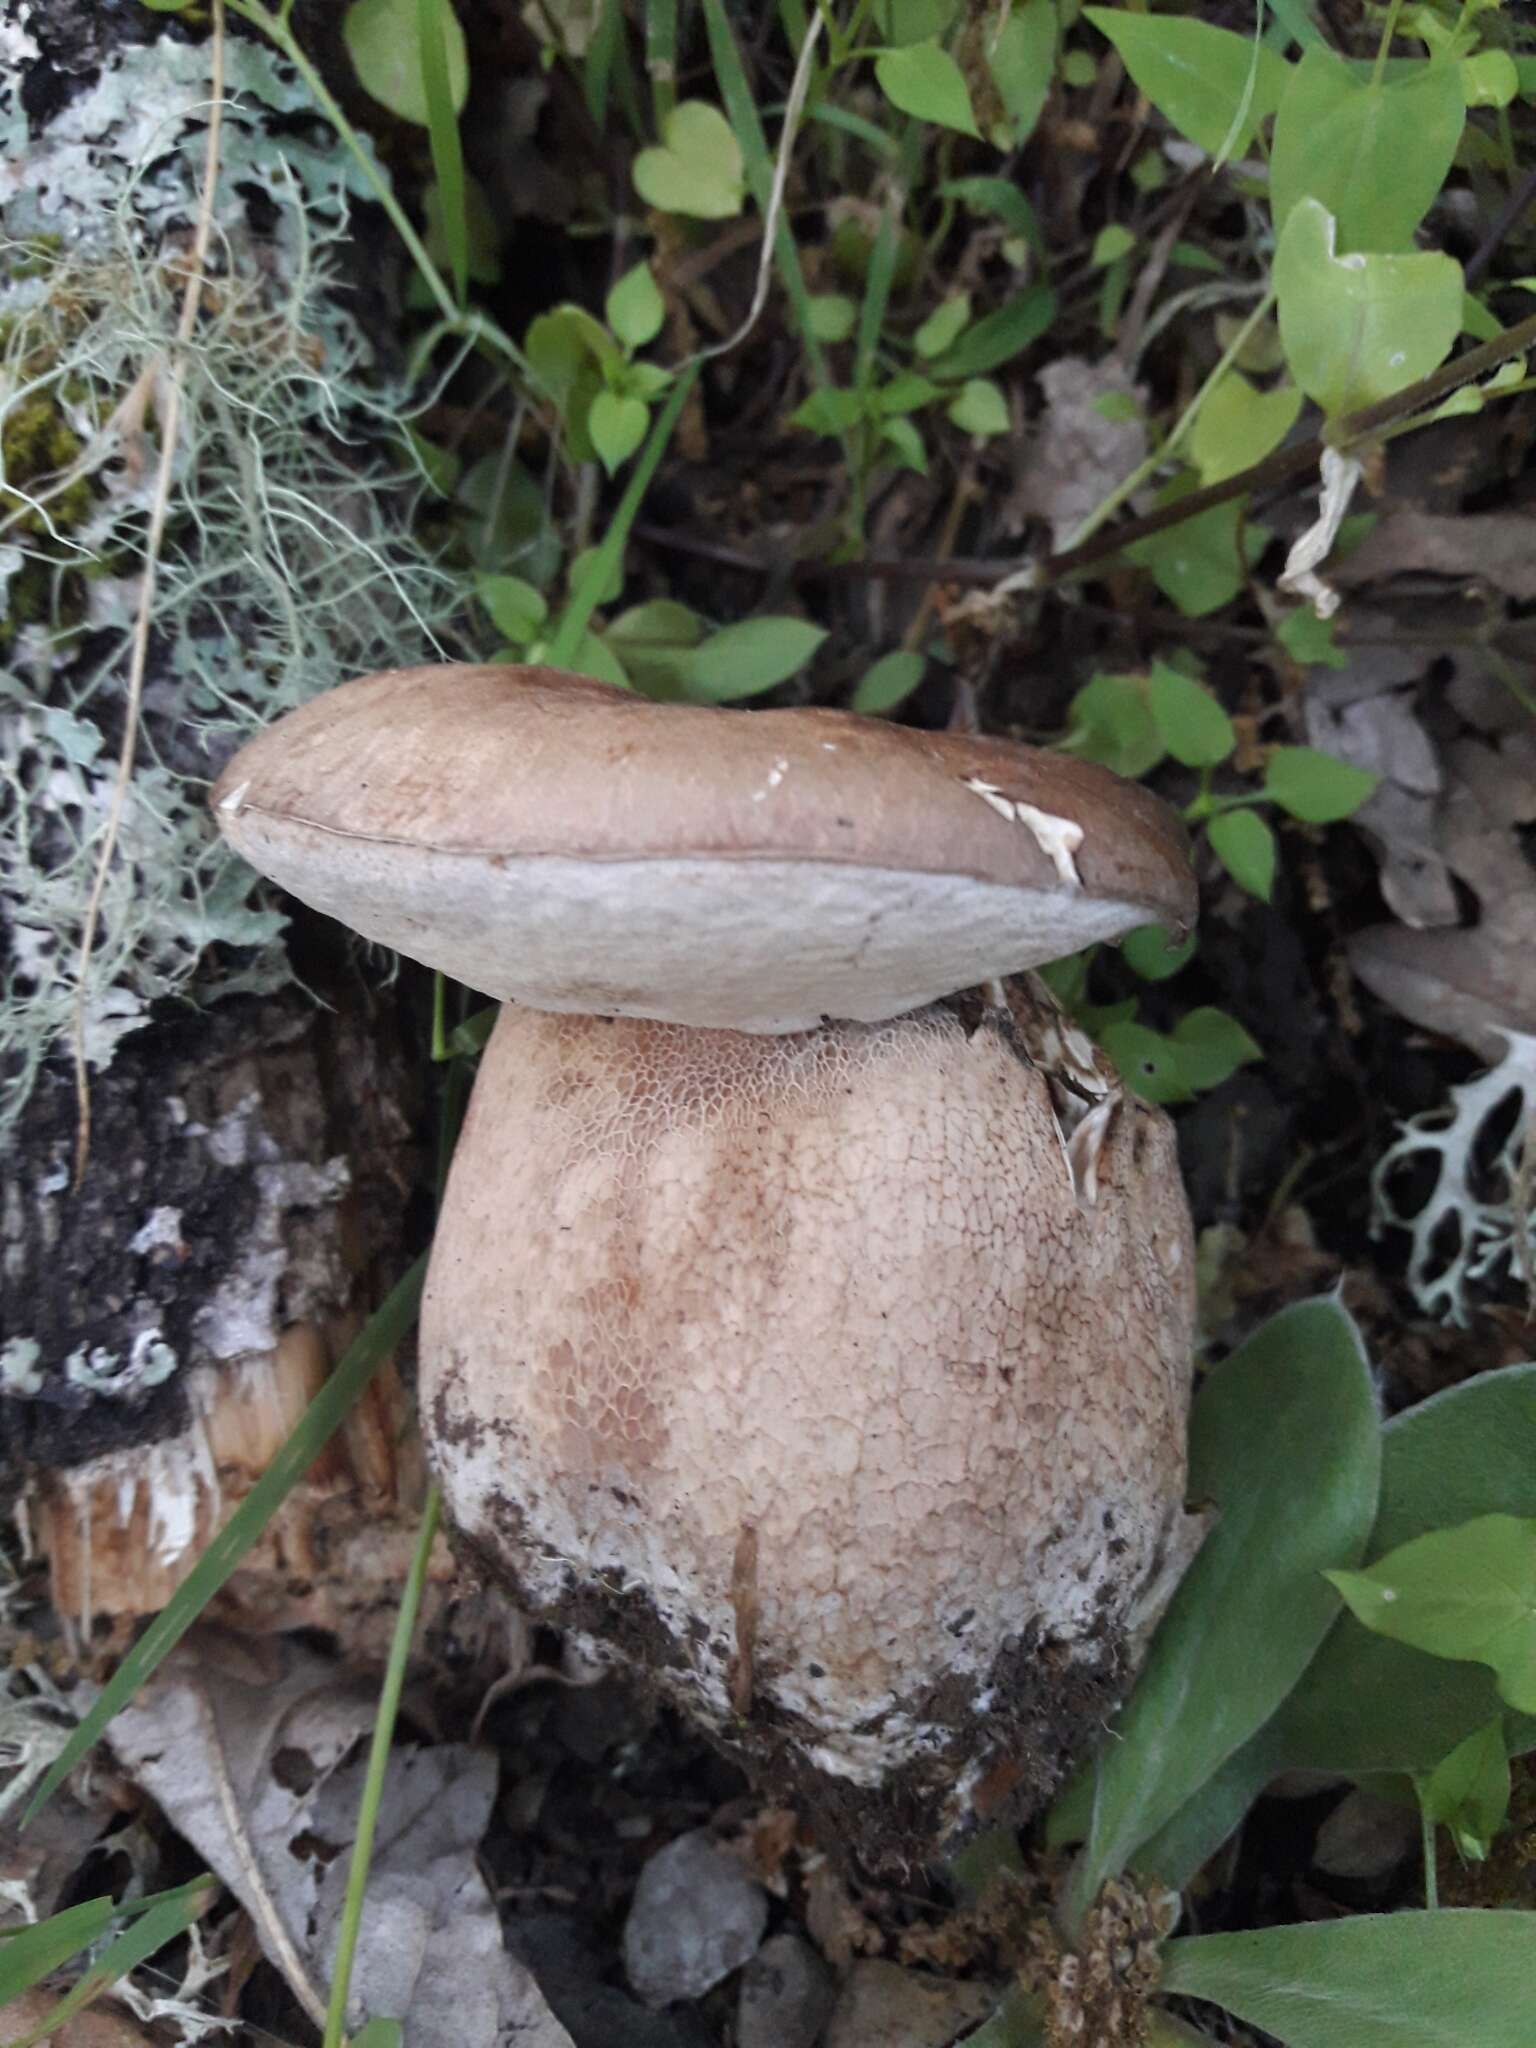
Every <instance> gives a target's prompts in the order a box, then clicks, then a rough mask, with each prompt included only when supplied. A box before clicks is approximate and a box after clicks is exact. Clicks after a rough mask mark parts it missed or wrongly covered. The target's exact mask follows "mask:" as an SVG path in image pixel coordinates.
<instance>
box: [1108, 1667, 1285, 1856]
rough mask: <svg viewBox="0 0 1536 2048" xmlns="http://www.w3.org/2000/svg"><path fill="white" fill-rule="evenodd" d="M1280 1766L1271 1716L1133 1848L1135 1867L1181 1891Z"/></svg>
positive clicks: (1240, 1819) (1228, 1834) (1233, 1827)
mask: <svg viewBox="0 0 1536 2048" xmlns="http://www.w3.org/2000/svg"><path fill="white" fill-rule="evenodd" d="M1281 1712H1282V1713H1283V1712H1284V1709H1283V1708H1282V1709H1281ZM1276 1719H1278V1716H1277V1717H1276ZM1280 1769H1281V1764H1280V1762H1279V1759H1278V1750H1277V1745H1276V1737H1275V1719H1271V1720H1269V1721H1267V1722H1266V1723H1265V1725H1264V1726H1263V1727H1262V1728H1261V1729H1260V1730H1259V1732H1258V1734H1257V1735H1254V1736H1251V1737H1250V1738H1249V1740H1248V1741H1247V1742H1245V1743H1244V1744H1243V1746H1242V1748H1241V1749H1240V1750H1238V1751H1237V1752H1236V1754H1235V1755H1233V1756H1230V1757H1229V1758H1228V1759H1227V1761H1226V1762H1225V1763H1224V1764H1223V1765H1222V1767H1221V1769H1220V1770H1219V1771H1218V1772H1217V1773H1216V1775H1215V1777H1213V1778H1208V1779H1207V1780H1206V1782H1205V1783H1204V1784H1203V1785H1202V1786H1201V1787H1200V1789H1199V1791H1198V1792H1196V1793H1195V1794H1194V1796H1193V1797H1192V1798H1190V1799H1186V1800H1185V1802H1184V1804H1183V1805H1182V1806H1181V1807H1180V1808H1179V1810H1178V1812H1177V1813H1176V1814H1174V1815H1173V1816H1172V1818H1171V1819H1170V1820H1167V1821H1165V1822H1164V1824H1163V1825H1162V1827H1160V1828H1159V1829H1158V1831H1157V1833H1156V1834H1155V1835H1150V1836H1149V1837H1148V1838H1147V1840H1146V1841H1145V1842H1143V1843H1142V1845H1141V1847H1140V1848H1139V1849H1138V1850H1137V1851H1136V1868H1137V1871H1138V1872H1139V1873H1140V1875H1141V1876H1143V1877H1147V1878H1156V1879H1158V1880H1159V1881H1160V1882H1161V1883H1163V1884H1166V1885H1169V1886H1171V1887H1172V1888H1173V1889H1174V1890H1175V1891H1182V1890H1184V1888H1185V1887H1186V1886H1187V1885H1188V1884H1190V1883H1191V1882H1192V1880H1193V1879H1194V1877H1195V1876H1196V1874H1197V1873H1198V1872H1199V1870H1200V1869H1201V1868H1202V1866H1203V1865H1204V1864H1206V1863H1207V1862H1209V1860H1210V1858H1211V1857H1212V1856H1214V1855H1215V1853H1216V1851H1217V1850H1218V1849H1219V1848H1220V1847H1221V1845H1222V1843H1223V1842H1225V1841H1226V1840H1227V1839H1228V1838H1229V1837H1230V1836H1231V1835H1233V1834H1234V1833H1235V1832H1236V1831H1237V1829H1238V1828H1239V1827H1241V1826H1242V1823H1243V1818H1244V1816H1245V1815H1246V1814H1247V1812H1248V1809H1249V1808H1250V1807H1251V1806H1252V1805H1253V1802H1254V1801H1255V1800H1256V1799H1257V1798H1258V1796H1259V1794H1260V1793H1261V1792H1262V1791H1263V1790H1264V1787H1265V1786H1266V1785H1267V1784H1268V1783H1269V1781H1270V1779H1271V1778H1273V1777H1275V1776H1276V1775H1277V1773H1278V1772H1279V1771H1280Z"/></svg>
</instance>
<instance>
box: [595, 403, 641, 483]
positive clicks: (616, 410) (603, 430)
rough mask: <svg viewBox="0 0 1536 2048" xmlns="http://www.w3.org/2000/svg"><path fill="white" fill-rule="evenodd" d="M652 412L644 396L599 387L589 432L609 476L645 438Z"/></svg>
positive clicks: (620, 466) (626, 460)
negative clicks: (647, 408) (649, 411)
mask: <svg viewBox="0 0 1536 2048" xmlns="http://www.w3.org/2000/svg"><path fill="white" fill-rule="evenodd" d="M650 417H651V416H650V414H649V413H648V412H647V411H646V407H645V401H644V399H641V398H627V397H623V396H621V395H620V394H619V393H618V392H617V391H599V392H598V394H597V396H596V397H595V398H594V399H593V401H592V405H591V409H590V410H589V412H588V413H587V432H588V433H589V434H590V435H591V436H592V446H593V447H594V448H595V449H596V450H597V453H598V459H599V461H600V462H601V463H602V465H603V467H604V469H606V470H607V472H608V474H609V475H610V476H612V475H613V473H614V471H615V470H616V469H620V468H622V467H623V465H624V464H625V463H626V462H628V460H629V458H630V456H631V455H633V454H634V452H635V450H636V449H637V448H638V447H639V446H640V443H641V442H642V441H643V440H644V439H645V430H646V427H647V426H648V425H649V424H650Z"/></svg>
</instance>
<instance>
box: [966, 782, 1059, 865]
mask: <svg viewBox="0 0 1536 2048" xmlns="http://www.w3.org/2000/svg"><path fill="white" fill-rule="evenodd" d="M965 786H966V788H967V789H972V790H974V791H975V792H976V794H977V796H979V797H980V798H981V800H982V802H983V803H985V804H990V805H991V806H992V808H993V810H994V811H996V812H997V814H998V816H999V817H1000V818H1006V819H1007V820H1008V821H1009V823H1010V824H1013V825H1022V826H1024V828H1025V829H1026V830H1027V831H1029V832H1032V833H1033V834H1034V835H1035V840H1036V843H1037V844H1038V846H1039V848H1040V851H1041V852H1042V853H1043V854H1044V855H1045V857H1046V859H1047V860H1048V861H1049V862H1050V863H1051V866H1052V867H1053V868H1055V870H1056V878H1057V880H1058V881H1059V882H1060V883H1061V884H1062V886H1063V887H1064V888H1067V889H1081V887H1082V886H1083V878H1082V876H1081V875H1080V874H1079V873H1078V872H1077V862H1076V861H1075V860H1074V859H1073V857H1072V856H1073V855H1074V854H1075V853H1076V852H1077V849H1078V848H1079V847H1080V846H1081V845H1082V843H1083V828H1082V826H1081V825H1079V824H1077V823H1076V822H1075V821H1074V820H1073V819H1071V818H1057V817H1053V816H1052V815H1051V813H1050V812H1049V811H1041V810H1037V809H1036V807H1035V806H1034V805H1033V804H1026V803H1021V802H1019V801H1018V800H1017V799H1016V798H1014V797H1011V796H1004V795H1003V792H1002V791H1001V790H1000V789H997V788H995V787H994V786H993V784H992V783H990V782H982V781H980V780H979V779H978V778H977V777H976V776H974V775H973V776H970V777H969V778H968V779H967V781H966V785H965Z"/></svg>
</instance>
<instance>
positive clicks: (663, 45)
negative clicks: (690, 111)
mask: <svg viewBox="0 0 1536 2048" xmlns="http://www.w3.org/2000/svg"><path fill="white" fill-rule="evenodd" d="M645 68H646V71H647V72H648V74H649V75H650V81H651V101H652V105H653V106H654V108H655V110H656V133H657V135H658V136H663V135H665V133H666V121H667V116H668V114H670V113H671V111H672V109H673V108H674V107H675V106H676V105H677V0H646V7H645Z"/></svg>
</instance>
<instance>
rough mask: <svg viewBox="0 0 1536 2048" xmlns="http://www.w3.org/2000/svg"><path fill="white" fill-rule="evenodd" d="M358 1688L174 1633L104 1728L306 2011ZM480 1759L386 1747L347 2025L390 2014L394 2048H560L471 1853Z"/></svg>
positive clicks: (336, 1871)
mask: <svg viewBox="0 0 1536 2048" xmlns="http://www.w3.org/2000/svg"><path fill="white" fill-rule="evenodd" d="M374 1704H375V1702H374V1696H373V1693H372V1690H371V1689H363V1688H360V1687H358V1686H357V1685H355V1684H351V1683H349V1682H347V1681H346V1679H345V1678H344V1677H343V1676H342V1674H341V1671H340V1668H339V1667H338V1666H337V1665H336V1664H335V1663H333V1662H332V1661H331V1660H329V1659H327V1658H323V1657H320V1656H317V1655H316V1654H314V1653H313V1652H311V1651H308V1650H305V1649H301V1648H299V1647H297V1646H296V1645H294V1644H292V1643H290V1642H286V1641H280V1640H268V1641H264V1642H259V1643H253V1642H250V1641H246V1640H241V1639H237V1638H234V1637H231V1636H227V1635H223V1634H218V1633H214V1632H212V1631H209V1632H204V1633H197V1634H194V1635H193V1636H190V1637H188V1639H187V1641H186V1643H184V1644H183V1645H182V1647H181V1648H180V1649H179V1650H178V1651H176V1652H175V1653H174V1654H173V1655H172V1656H171V1657H170V1658H168V1659H167V1660H166V1662H165V1664H164V1665H163V1666H162V1667H161V1673H160V1675H159V1677H158V1678H157V1679H156V1680H155V1681H154V1683H153V1684H151V1685H150V1686H149V1687H147V1688H146V1689H145V1691H144V1692H142V1693H141V1694H140V1695H139V1696H138V1697H137V1698H136V1699H135V1700H134V1701H133V1703H132V1704H131V1705H130V1706H128V1707H126V1708H124V1709H123V1711H122V1712H121V1713H120V1714H119V1716H118V1718H117V1720H116V1721H115V1722H114V1723H113V1728H112V1738H111V1739H112V1744H113V1747H114V1748H115V1750H116V1751H117V1754H118V1757H119V1759H120V1760H121V1762H122V1765H123V1767H124V1769H125V1770H126V1771H128V1772H129V1773H130V1775H131V1776H132V1777H133V1778H134V1779H135V1780H136V1782H137V1783H138V1784H139V1785H141V1786H142V1787H143V1789H144V1790H145V1791H147V1792H148V1793H149V1794H150V1795H151V1796H152V1797H153V1798H154V1799H155V1800H156V1801H157V1802H158V1803H159V1805H160V1806H161V1807H162V1808H163V1810H164V1811H165V1813H166V1815H167V1817H168V1818H169V1819H170V1820H171V1821H172V1823H173V1824H174V1825H175V1826H176V1827H177V1829H178V1830H179V1831H180V1832H181V1833H182V1834H183V1835H185V1836H186V1838H187V1840H188V1841H189V1842H191V1843H192V1845H193V1846H194V1848H196V1850H197V1851H198V1853H199V1855H200V1856H202V1857H203V1859H204V1860H205V1861H206V1862H207V1864H208V1866H209V1868H210V1869H212V1870H214V1871H216V1872H217V1873H218V1875H219V1876H220V1877H221V1878H222V1879H223V1880H224V1882H225V1883H226V1884H227V1885H228V1886H229V1887H230V1889H231V1890H232V1891H233V1892H234V1893H235V1895H236V1896H237V1897H238V1898H239V1900H240V1902H241V1904H242V1905H243V1906H244V1907H245V1909H246V1911H247V1912H248V1913H249V1914H250V1916H251V1919H252V1921H253V1923H254V1924H255V1927H256V1931H257V1934H258V1936H259V1938H260V1941H261V1945H262V1948H263V1950H264V1951H265V1953H266V1955H267V1956H268V1958H269V1960H270V1961H271V1962H272V1963H274V1964H275V1965H276V1966H277V1968H278V1969H280V1970H281V1971H282V1972H283V1975H284V1976H285V1977H286V1978H287V1979H288V1981H289V1983H290V1985H291V1986H292V1987H293V1990H294V1994H295V1996H296V1997H298V1998H299V2000H300V2002H301V2003H302V2004H303V2005H304V2006H305V2009H306V2010H307V2011H308V2012H309V2013H310V2014H311V2016H312V2017H315V2016H316V2015H317V2014H318V2015H319V2016H321V2017H323V2013H324V2002H325V1991H326V1986H327V1984H328V1981H329V1973H330V1966H331V1961H332V1958H333V1956H334V1953H335V1949H336V1943H337V1937H338V1931H339V1924H340V1916H341V1909H342V1902H343V1898H344V1895H345V1890H346V1881H347V1867H348V1857H347V1855H346V1853H345V1852H346V1851H347V1850H348V1849H349V1848H350V1846H351V1843H352V1840H353V1835H354V1831H355V1827H356V1819H357V1810H358V1801H359V1798H360V1796H361V1792H362V1783H363V1775H364V1771H365V1768H366V1759H365V1757H364V1755H363V1753H362V1743H363V1738H364V1736H365V1735H366V1734H367V1732H368V1731H369V1730H370V1729H371V1727H372V1724H373V1714H374ZM495 1799H496V1761H495V1758H494V1756H492V1755H491V1754H490V1753H489V1752H488V1751H484V1750H476V1749H471V1748H469V1747H468V1746H467V1745H465V1744H459V1743H442V1744H437V1745H435V1746H432V1747H412V1746H407V1745H401V1746H399V1747H397V1748H396V1750H395V1751H394V1753H393V1754H392V1755H391V1758H390V1762H389V1771H388V1775H387V1777H386V1780H385V1786H384V1796H383V1800H382V1802H381V1805H380V1811H379V1823H378V1833H377V1837H376V1841H375V1846H374V1855H373V1863H372V1867H371V1870H370V1874H369V1887H368V1898H367V1904H366V1907H365V1909H364V1914H363V1922H362V1932H361V1937H360V1940H359V1943H358V1951H357V1956H356V1960H355V1963H354V1967H353V1973H352V1984H353V1987H354V1994H355V1995H354V2000H353V2004H354V2008H355V2010H354V2011H353V2012H350V2013H349V2015H348V2023H349V2025H357V2024H361V2022H362V2020H363V2019H364V2018H366V2017H367V2016H368V2015H369V2014H377V2015H379V2016H385V2017H389V2018H394V2019H400V2020H403V2021H404V2022H405V2025H406V2037H407V2039H408V2040H409V2042H410V2043H411V2048H497V2044H499V2043H502V2042H505V2041H507V2040H508V2039H515V2040H517V2041H518V2043H519V2044H520V2048H571V2043H570V2037H569V2035H568V2034H567V2033H566V2032H565V2030H564V2028H563V2027H561V2026H560V2025H559V2023H558V2022H557V2021H556V2020H555V2018H554V2016H553V2015H552V2014H551V2013H550V2011H549V2008H548V2006H547V2005H546V2004H545V2003H544V2000H543V1996H542V1994H541V1993H540V1991H539V1989H538V1987H537V1985H536V1984H535V1983H534V1981H533V1978H532V1977H531V1976H530V1975H529V1974H528V1972H527V1971H526V1969H524V1968H523V1966H522V1965H521V1964H520V1963H518V1962H516V1961H514V1959H513V1958H512V1957H511V1956H510V1955H508V1953H507V1951H506V1949H505V1946H504V1945H503V1942H502V1938H501V1926H500V1922H499V1920H498V1919H497V1915H496V1909H495V1905H494V1902H493V1901H492V1899H491V1896H490V1893H489V1892H488V1891H487V1889H486V1886H485V1882H484V1880H483V1879H482V1878H481V1876H480V1874H479V1871H478V1869H477V1867H476V1863H475V1852H476V1850H477V1848H478V1846H479V1844H480V1841H481V1838H482V1836H483V1835H484V1833H485V1829H486V1825H487V1823H488V1822H489V1819H490V1815H491V1810H492V1807H493V1806H494V1804H495Z"/></svg>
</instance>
